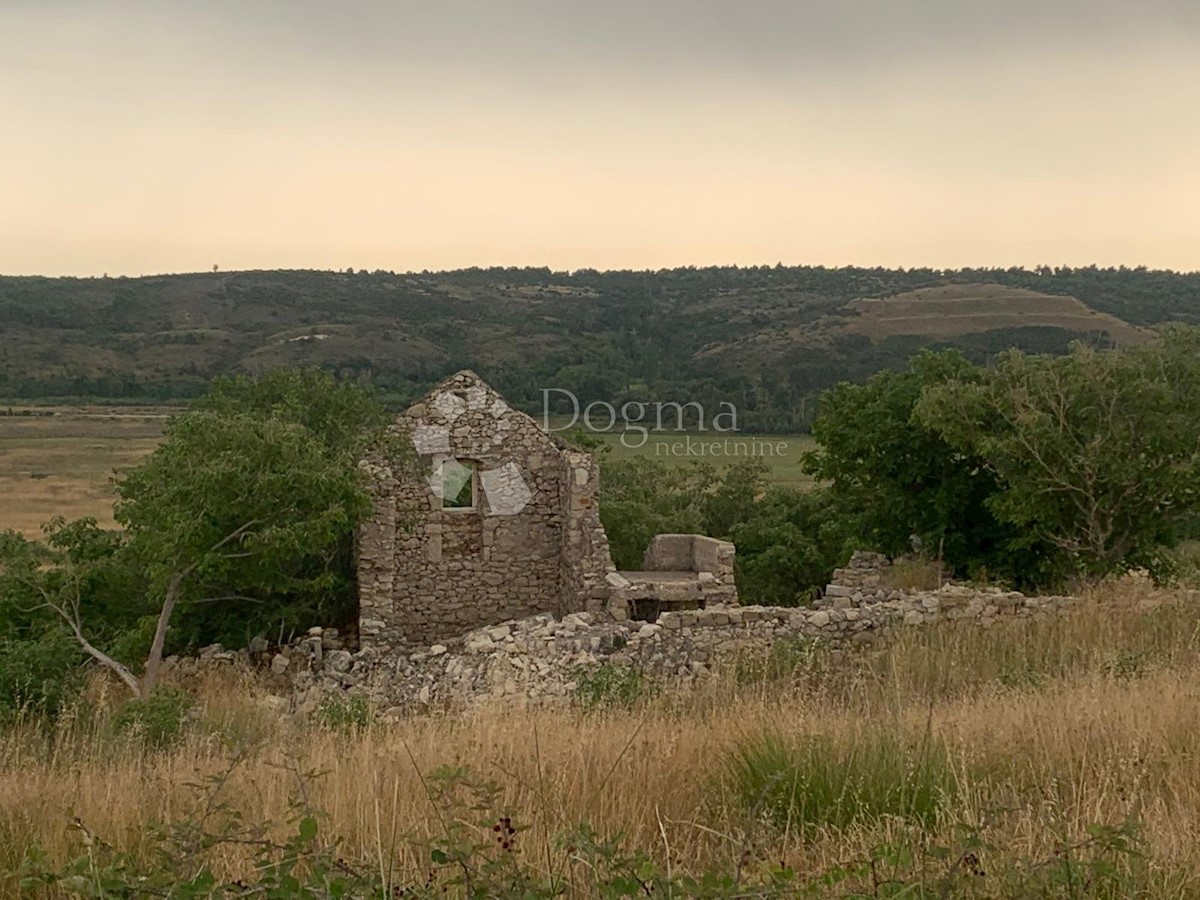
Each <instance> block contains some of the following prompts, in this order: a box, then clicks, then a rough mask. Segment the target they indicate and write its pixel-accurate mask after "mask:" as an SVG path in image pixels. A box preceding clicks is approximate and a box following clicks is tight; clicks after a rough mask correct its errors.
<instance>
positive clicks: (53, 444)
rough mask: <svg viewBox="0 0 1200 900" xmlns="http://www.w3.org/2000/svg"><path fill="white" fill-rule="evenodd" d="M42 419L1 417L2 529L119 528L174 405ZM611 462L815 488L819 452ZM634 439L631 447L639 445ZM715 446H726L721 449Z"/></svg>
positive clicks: (737, 450) (701, 442)
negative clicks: (727, 470) (119, 479)
mask: <svg viewBox="0 0 1200 900" xmlns="http://www.w3.org/2000/svg"><path fill="white" fill-rule="evenodd" d="M30 412H37V413H40V414H39V415H0V530H2V529H6V528H13V529H16V530H17V531H19V532H21V533H22V534H24V535H26V536H29V537H36V536H38V535H39V534H41V527H42V525H43V524H44V523H45V522H46V521H47V520H49V519H50V517H51V516H55V515H62V516H65V517H66V518H68V519H72V518H78V517H80V516H95V517H96V519H97V520H98V521H100V522H101V523H102V524H111V523H112V492H111V490H110V488H109V479H110V477H111V476H112V474H113V472H114V471H120V470H123V469H126V468H128V467H129V466H131V465H133V464H135V463H136V462H137V461H138V460H139V459H140V458H141V457H142V456H143V455H145V454H146V453H148V452H150V450H152V449H153V448H154V446H155V445H156V444H157V443H158V440H159V438H160V436H161V434H162V427H163V423H164V421H165V419H166V417H167V416H168V415H169V414H170V412H171V410H170V409H169V408H163V407H158V408H155V407H148V408H138V407H101V406H96V407H59V408H55V409H54V410H53V411H52V412H53V415H45V413H46V412H48V411H47V410H30ZM602 437H603V438H604V440H605V441H606V443H607V444H608V445H609V446H610V447H611V448H612V449H611V450H610V452H609V455H608V458H610V459H629V458H632V457H639V456H640V457H648V458H652V459H659V460H662V461H663V462H665V463H670V464H677V463H685V462H687V461H689V460H695V461H699V462H707V463H712V464H714V465H717V466H722V465H725V464H727V463H728V462H729V461H731V460H741V459H747V458H751V457H757V458H760V459H762V460H763V461H764V462H765V463H766V464H767V465H768V467H769V468H770V475H769V477H770V479H771V481H772V482H773V483H775V484H781V485H787V486H792V487H804V486H806V485H808V484H811V483H812V482H811V479H809V478H808V477H807V476H806V475H804V473H803V472H801V471H800V456H801V454H802V453H804V452H805V451H807V450H810V449H812V446H813V444H812V438H811V437H809V436H808V435H803V434H779V435H746V434H737V435H724V434H718V433H715V432H708V433H706V434H696V433H691V434H662V435H651V436H650V437H649V439H648V440H647V441H646V443H645V445H644V446H641V447H630V446H627V445H625V444H622V443H621V441H620V436H619V435H617V434H607V435H602ZM635 437H636V435H631V436H630V439H629V441H628V442H627V443H629V444H632V443H635V441H634V438H635ZM714 443H719V444H720V445H721V446H720V447H717V448H714V446H713V445H714Z"/></svg>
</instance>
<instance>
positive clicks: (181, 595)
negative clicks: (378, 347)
mask: <svg viewBox="0 0 1200 900" xmlns="http://www.w3.org/2000/svg"><path fill="white" fill-rule="evenodd" d="M384 422H386V414H385V413H384V412H383V410H382V409H381V408H380V407H379V406H378V405H377V404H376V403H375V402H374V401H373V399H372V398H371V397H370V395H369V394H367V393H366V392H364V391H363V389H361V388H359V387H357V386H354V385H350V384H347V383H344V382H338V381H337V380H336V379H334V378H333V377H332V376H330V375H328V374H325V373H320V372H275V373H270V374H268V375H266V376H264V377H262V378H261V379H257V380H253V379H246V378H238V379H226V380H222V381H221V382H219V383H218V384H216V385H215V386H214V388H213V390H212V392H211V393H210V394H209V395H208V396H207V397H206V398H204V399H202V400H201V401H199V402H198V403H197V404H196V405H195V407H193V408H192V409H190V410H188V411H187V412H185V413H183V414H181V415H179V416H177V417H176V418H175V419H173V420H172V421H171V422H170V423H169V425H168V427H167V431H166V436H165V439H164V441H163V443H162V444H161V445H160V446H159V447H158V448H157V449H156V450H155V451H154V452H153V453H151V454H150V455H149V456H148V457H147V458H146V459H145V460H144V461H143V462H142V463H141V464H140V465H139V466H137V467H136V468H135V469H133V470H132V471H131V472H129V473H128V474H127V475H125V476H124V477H123V478H121V479H119V480H118V481H117V482H116V487H117V493H118V500H117V503H116V505H115V515H116V518H117V521H118V522H119V523H120V524H121V525H122V526H123V527H124V530H125V535H124V538H123V540H124V542H125V545H126V553H127V554H128V558H129V559H130V560H131V561H132V562H133V563H135V564H136V565H137V566H138V567H139V571H140V572H141V575H142V578H143V581H144V584H145V586H146V593H147V596H149V597H152V598H155V599H154V602H153V607H154V610H155V611H154V614H153V615H154V621H153V630H152V635H151V640H150V647H149V650H148V653H147V656H146V661H145V666H144V672H143V674H142V676H141V677H140V678H138V677H136V676H134V674H133V673H132V671H131V670H130V668H129V667H128V666H126V665H124V664H123V663H121V662H120V661H118V660H117V659H115V658H113V656H112V655H111V654H107V653H105V652H104V651H102V650H100V649H99V648H97V647H96V646H95V645H94V644H92V643H91V642H90V641H88V639H87V638H86V637H85V636H84V627H83V622H82V618H83V617H82V614H81V612H80V609H79V606H78V604H75V605H74V606H72V605H70V604H62V603H58V611H59V612H60V614H61V615H62V617H63V618H64V620H65V621H67V623H68V624H69V625H70V626H71V628H72V631H73V633H74V635H75V637H76V639H77V641H78V642H79V643H80V645H81V646H83V647H84V649H85V650H87V652H88V653H89V654H91V655H92V656H93V657H94V658H96V659H97V660H99V661H100V662H101V663H103V664H104V665H106V666H107V667H108V668H110V669H112V670H113V671H114V672H116V673H117V674H118V676H119V677H121V679H122V680H123V681H124V682H125V684H126V685H128V686H129V688H130V690H131V691H132V692H133V693H134V694H135V695H139V696H141V695H145V694H147V693H148V692H150V691H151V690H153V688H154V685H155V683H156V681H157V678H158V672H159V668H160V665H161V662H162V658H163V652H164V647H165V646H166V643H167V637H168V632H169V630H170V629H171V627H172V624H173V621H174V619H175V617H176V616H177V613H178V611H180V610H185V611H190V612H191V613H192V624H193V627H195V626H196V622H197V621H201V622H206V623H207V629H208V631H209V632H210V633H211V631H212V630H214V629H220V628H225V629H229V628H233V627H237V625H238V624H239V623H241V624H244V623H245V622H246V621H254V622H255V623H256V624H258V625H261V624H262V623H263V622H266V621H270V620H271V619H273V618H274V619H281V620H286V619H287V617H288V615H289V614H290V613H292V612H294V608H295V607H296V606H300V607H301V608H303V609H307V610H313V609H319V608H320V606H321V604H322V602H328V601H329V600H330V598H333V599H337V598H345V597H346V596H347V594H348V592H349V594H350V595H351V596H352V584H353V575H352V571H351V555H350V552H349V550H350V545H351V540H352V535H353V531H354V527H355V525H356V523H357V522H358V520H359V518H360V516H361V515H362V514H363V513H364V512H365V511H366V510H367V509H368V508H369V499H368V495H367V492H366V485H365V482H364V479H363V476H362V473H361V472H360V470H359V468H358V465H357V464H358V460H359V458H360V456H361V454H362V452H363V450H364V448H365V446H366V444H367V442H369V441H373V440H378V439H379V436H380V433H381V426H382V425H383V423H384ZM392 452H393V454H396V451H395V450H393V451H392Z"/></svg>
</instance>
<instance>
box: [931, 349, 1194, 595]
mask: <svg viewBox="0 0 1200 900" xmlns="http://www.w3.org/2000/svg"><path fill="white" fill-rule="evenodd" d="M917 419H918V420H919V421H920V422H921V423H922V424H923V425H924V427H927V428H930V429H934V430H936V431H937V433H938V434H939V435H940V436H941V439H943V440H945V441H946V442H947V443H948V444H949V445H950V446H952V447H953V448H954V449H955V450H956V451H957V452H959V453H961V454H964V455H967V456H970V457H972V458H976V459H979V460H981V461H982V469H983V471H985V472H986V473H987V474H988V477H990V478H991V479H993V480H994V481H995V483H996V485H997V487H998V490H997V491H996V493H995V494H994V495H993V496H991V497H990V498H989V499H988V501H987V506H988V509H989V510H990V511H991V512H992V513H993V514H994V515H995V516H997V517H998V518H999V519H1001V520H1002V521H1004V522H1006V523H1008V524H1010V525H1011V526H1012V527H1013V528H1015V529H1017V530H1018V531H1019V533H1020V534H1021V535H1023V536H1024V537H1023V541H1024V542H1025V543H1032V542H1043V543H1045V544H1049V545H1050V546H1052V547H1054V548H1056V550H1057V551H1058V557H1059V565H1060V567H1062V568H1063V569H1064V570H1074V571H1075V572H1076V573H1078V574H1082V575H1085V576H1089V577H1096V576H1103V575H1107V574H1111V573H1116V572H1121V571H1124V570H1127V569H1130V568H1134V567H1145V568H1147V569H1149V570H1150V571H1151V572H1152V573H1155V574H1156V575H1164V574H1167V571H1168V564H1169V560H1168V557H1167V556H1166V555H1165V554H1164V550H1165V549H1169V548H1170V547H1173V546H1174V545H1175V544H1176V543H1177V541H1178V540H1179V537H1180V534H1181V533H1182V531H1183V529H1184V528H1185V527H1187V526H1188V525H1189V523H1190V522H1191V521H1193V520H1194V518H1195V516H1196V512H1197V504H1198V499H1200V330H1198V329H1188V328H1178V329H1171V330H1168V331H1167V332H1166V333H1165V334H1164V336H1163V339H1162V340H1161V341H1159V342H1157V343H1155V344H1150V345H1146V346H1142V347H1138V348H1134V349H1130V350H1122V351H1100V350H1095V349H1091V348H1089V347H1086V346H1082V345H1077V346H1076V347H1074V349H1073V350H1072V352H1071V353H1070V355H1068V356H1065V357H1049V356H1028V355H1025V354H1023V353H1020V352H1017V351H1012V352H1010V353H1007V354H1005V355H1004V356H1002V357H1001V358H1000V359H999V360H998V361H997V362H996V363H995V364H994V365H993V366H991V367H990V368H989V369H987V370H986V371H985V372H982V373H980V374H976V375H972V376H971V377H969V378H961V377H956V378H952V379H949V380H947V381H946V382H944V383H943V384H941V385H938V386H936V387H931V388H930V389H929V390H928V391H927V393H926V395H925V396H924V397H923V398H922V399H921V400H920V402H919V403H918V405H917Z"/></svg>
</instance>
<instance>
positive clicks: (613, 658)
mask: <svg viewBox="0 0 1200 900" xmlns="http://www.w3.org/2000/svg"><path fill="white" fill-rule="evenodd" d="M869 587H871V586H870V585H867V584H863V585H862V588H863V589H866V588H869ZM855 595H857V596H855ZM855 595H851V596H846V595H845V594H838V595H835V596H834V597H832V598H831V600H832V601H833V602H832V605H831V606H827V607H824V608H816V609H794V608H781V607H757V606H744V607H730V608H718V609H697V610H686V611H672V612H664V613H662V614H661V615H659V616H658V619H657V621H655V622H642V621H636V620H634V621H612V620H611V619H609V618H608V617H606V616H598V615H594V614H592V613H573V614H571V615H567V616H565V617H563V618H562V619H561V620H558V619H555V618H554V617H553V616H551V615H549V614H542V615H536V616H532V617H529V618H525V619H520V620H517V621H511V622H505V623H502V624H498V625H490V626H486V627H483V628H478V629H475V630H474V631H471V632H469V633H467V634H466V635H464V636H462V637H461V638H458V639H456V640H453V641H446V642H444V643H440V644H434V645H432V646H429V647H423V648H419V649H414V650H412V651H411V652H399V653H388V654H384V653H382V652H381V651H379V650H377V649H375V648H371V647H367V648H365V649H362V650H359V651H357V652H351V651H350V650H349V649H347V648H346V647H345V646H344V645H343V642H342V639H341V638H340V637H339V636H338V635H337V633H336V632H334V631H332V630H331V629H324V630H322V629H319V628H318V629H313V630H312V631H311V632H310V633H309V634H308V635H307V636H306V637H305V638H303V639H301V640H300V641H297V642H296V643H294V644H292V645H290V646H287V647H283V648H280V649H279V650H278V651H276V652H275V653H273V654H270V653H266V654H263V653H259V654H257V655H256V654H254V653H251V652H250V651H242V652H241V653H239V654H234V653H230V652H227V651H223V650H221V649H220V648H216V649H213V648H206V650H205V651H202V652H201V654H200V657H199V658H198V659H192V660H188V661H175V662H174V667H175V670H176V672H177V673H178V674H180V675H186V674H188V673H189V672H195V671H198V670H199V669H201V668H203V667H205V666H211V665H221V664H228V663H229V662H232V661H234V660H236V659H239V658H241V659H242V660H243V661H244V662H246V663H252V664H257V665H258V666H259V667H260V668H264V669H266V670H267V676H266V678H267V683H268V685H269V686H270V689H271V690H272V691H273V692H274V694H275V695H276V696H277V697H278V698H280V699H278V700H276V701H273V702H272V708H276V709H279V710H281V711H283V710H285V709H286V711H288V712H291V713H295V714H309V713H311V712H313V711H315V710H316V709H318V708H319V707H320V705H321V704H322V703H323V702H325V701H326V698H329V697H343V696H345V695H347V694H349V695H356V694H357V695H362V696H365V697H366V698H367V699H369V700H370V701H371V703H372V705H373V706H374V707H375V708H377V709H379V710H380V711H382V713H383V714H384V716H385V717H386V716H399V715H403V714H406V713H408V712H410V711H414V710H420V709H428V708H431V707H450V706H471V705H475V704H479V703H485V702H494V701H497V700H502V701H507V702H512V701H519V702H530V701H532V702H546V701H551V702H553V701H556V700H558V701H561V700H562V699H564V698H567V697H569V696H570V695H571V694H572V693H573V692H574V691H575V689H576V687H577V686H578V683H579V679H580V678H581V677H586V673H588V672H589V671H594V670H595V669H597V668H598V667H600V666H601V665H604V664H606V663H607V664H612V665H616V666H625V667H630V668H634V669H637V670H638V671H640V672H641V673H642V674H644V675H645V676H647V677H648V678H651V679H655V680H659V681H662V682H666V683H671V684H686V683H689V682H691V681H692V680H694V679H696V678H699V677H703V676H705V675H706V674H708V673H709V672H710V671H712V670H713V669H714V668H715V667H718V666H720V665H721V663H722V661H723V660H728V659H730V658H731V657H736V656H738V655H740V654H745V653H762V652H766V651H767V650H769V648H770V647H771V645H772V644H773V643H774V642H776V641H779V640H781V639H788V638H803V639H811V640H817V641H820V642H822V643H824V644H826V645H828V646H831V647H834V648H838V647H842V646H846V645H849V644H854V643H861V642H864V641H870V640H873V639H874V638H875V637H876V636H877V635H879V634H882V633H884V632H885V631H887V630H888V629H890V628H893V627H903V626H916V625H924V624H928V623H932V622H937V621H941V620H946V619H965V620H970V621H973V622H975V623H978V624H979V625H982V626H987V625H990V624H993V623H995V622H997V621H999V620H1001V619H1004V618H1014V617H1022V616H1032V615H1045V614H1050V613H1054V612H1057V611H1059V610H1061V609H1063V608H1065V607H1066V606H1068V605H1069V604H1071V603H1072V602H1073V600H1072V598H1069V597H1026V596H1025V595H1023V594H1020V593H1016V592H1005V591H1000V590H997V589H976V588H968V587H962V586H958V585H946V586H944V587H942V588H941V589H939V590H937V591H921V592H900V591H884V590H883V589H877V590H876V591H874V592H868V593H867V594H865V595H864V593H863V590H862V589H859V590H856V592H855Z"/></svg>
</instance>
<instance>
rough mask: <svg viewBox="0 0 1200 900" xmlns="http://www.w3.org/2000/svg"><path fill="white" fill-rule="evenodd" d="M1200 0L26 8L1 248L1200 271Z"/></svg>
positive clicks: (221, 3) (436, 263)
mask: <svg viewBox="0 0 1200 900" xmlns="http://www.w3.org/2000/svg"><path fill="white" fill-rule="evenodd" d="M1198 98H1200V3H1197V2H1195V0H1142V2H1138V3H1131V2H1128V0H1124V2H1115V0H1086V2H1084V0H1078V2H1075V0H1040V2H1035V0H987V2H984V0H839V2H833V0H828V2H783V0H737V2H727V0H691V2H683V0H637V2H634V0H603V2H599V0H598V2H586V3H584V2H573V0H555V2H550V0H544V2H539V0H426V2H422V3H413V2H408V0H340V2H336V3H334V2H315V0H238V2H233V0H228V2H226V0H205V2H199V0H196V2H184V0H171V2H166V0H155V2H151V0H86V2H85V0H77V2H73V0H36V2H35V0H28V2H27V0H0V273H4V274H15V273H43V274H100V273H102V272H108V273H110V274H117V273H125V274H134V275H136V274H143V273H146V274H149V273H155V272H170V271H196V270H201V269H210V268H211V267H212V266H213V265H214V264H217V265H219V266H220V267H221V268H222V269H241V268H276V267H301V268H345V267H347V266H354V267H355V268H370V269H374V268H385V269H396V270H408V269H423V268H430V269H433V268H450V267H459V266H469V265H549V266H552V267H555V268H579V267H585V266H590V267H596V268H643V267H652V268H657V267H660V266H674V265H687V264H696V265H703V264H712V263H740V264H749V263H772V264H773V263H775V262H779V261H783V262H788V263H824V264H826V265H840V264H861V265H887V266H894V265H905V266H918V265H931V266H962V265H1012V264H1024V265H1034V264H1038V263H1043V262H1044V263H1050V264H1058V263H1069V264H1075V265H1079V264H1087V263H1091V262H1096V263H1098V264H1101V265H1109V264H1112V265H1116V264H1122V263H1124V264H1128V265H1138V264H1145V265H1150V266H1159V267H1171V268H1180V269H1189V270H1191V269H1200V99H1198Z"/></svg>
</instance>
